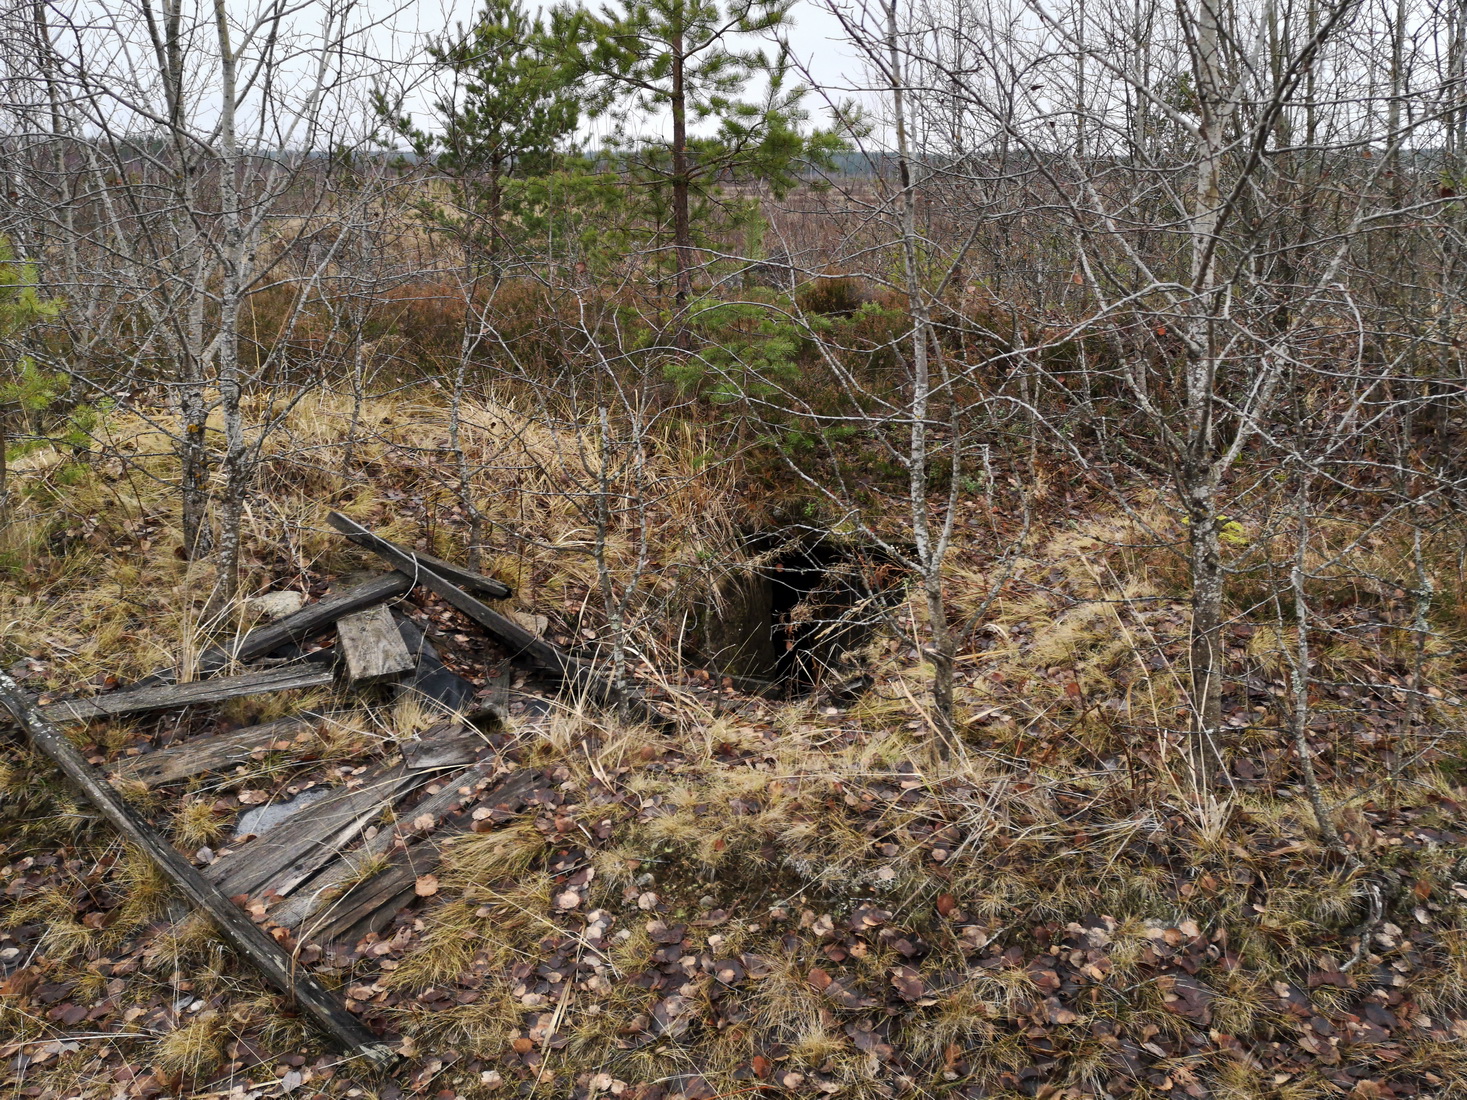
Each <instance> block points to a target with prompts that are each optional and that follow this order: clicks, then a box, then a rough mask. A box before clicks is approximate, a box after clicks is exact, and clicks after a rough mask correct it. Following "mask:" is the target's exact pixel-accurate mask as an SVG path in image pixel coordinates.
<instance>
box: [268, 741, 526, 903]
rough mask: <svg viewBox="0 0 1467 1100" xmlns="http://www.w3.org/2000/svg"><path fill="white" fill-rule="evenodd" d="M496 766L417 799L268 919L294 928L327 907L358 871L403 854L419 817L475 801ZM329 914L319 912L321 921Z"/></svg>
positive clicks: (492, 762) (476, 769) (486, 764)
mask: <svg viewBox="0 0 1467 1100" xmlns="http://www.w3.org/2000/svg"><path fill="white" fill-rule="evenodd" d="M499 767H500V763H499V759H498V757H490V758H489V759H487V760H481V761H480V762H479V763H477V764H475V765H474V766H473V767H471V768H469V769H467V770H466V771H462V772H460V773H459V774H458V775H455V776H453V777H452V778H451V779H449V780H447V781H446V782H445V783H444V784H443V787H442V788H441V789H440V790H438V791H437V792H435V793H434V794H430V795H427V796H426V797H424V798H421V799H419V800H418V801H417V803H415V804H414V805H413V806H411V807H410V808H408V809H405V810H403V812H402V813H401V814H399V815H398V818H397V821H396V823H395V824H394V825H393V826H392V827H390V828H384V829H382V830H380V831H379V832H378V833H377V834H376V835H375V836H373V837H371V838H370V839H368V840H364V841H362V843H361V845H360V846H359V847H357V848H355V849H353V850H352V851H349V852H346V853H345V854H343V855H341V856H340V857H338V858H337V859H336V860H334V861H333V862H332V863H331V864H330V865H329V866H327V867H326V868H325V869H323V870H322V871H321V873H320V874H318V875H317V876H316V877H315V878H313V879H312V880H311V881H310V882H309V883H307V884H306V885H305V886H304V887H302V888H300V889H297V890H296V891H295V892H294V893H293V894H291V896H290V897H288V898H286V899H285V901H283V902H281V903H280V904H278V905H276V906H275V907H274V908H273V909H271V910H270V919H271V920H273V921H274V922H275V923H276V924H280V925H284V926H285V927H286V928H296V927H298V926H299V925H300V924H301V923H302V922H303V921H305V920H306V919H307V918H308V917H310V916H312V915H313V914H315V913H316V912H317V911H318V910H321V909H322V907H323V906H324V905H327V904H328V903H327V901H326V898H327V895H329V894H331V893H333V892H335V891H337V890H339V889H340V888H341V887H342V886H343V885H345V884H346V883H349V882H352V881H354V880H356V879H358V878H359V877H360V876H361V873H362V869H363V868H365V867H367V866H368V865H369V864H370V863H371V862H372V861H373V860H375V859H378V858H380V857H382V856H384V855H386V854H387V853H388V852H390V851H392V850H393V849H394V848H400V849H402V850H403V851H406V850H407V848H408V847H409V846H410V845H411V844H412V843H413V833H414V832H418V831H420V830H418V829H417V828H416V826H414V824H413V823H414V822H416V821H420V820H421V819H422V818H423V817H425V816H427V817H432V818H433V820H434V823H435V824H436V823H437V822H438V821H439V820H440V819H441V818H442V817H443V816H444V815H445V814H447V813H449V812H450V811H452V810H453V809H454V808H455V807H456V806H462V805H464V804H465V803H467V802H472V801H474V800H476V799H477V797H478V795H479V793H480V791H481V790H482V789H483V788H484V787H485V786H486V785H487V784H488V782H489V777H490V776H492V775H493V774H494V773H495V772H496V771H497V770H498V769H499ZM327 916H329V911H327V912H322V914H321V917H322V919H323V920H324V919H325V918H326V917H327Z"/></svg>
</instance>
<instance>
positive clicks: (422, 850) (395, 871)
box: [276, 771, 545, 943]
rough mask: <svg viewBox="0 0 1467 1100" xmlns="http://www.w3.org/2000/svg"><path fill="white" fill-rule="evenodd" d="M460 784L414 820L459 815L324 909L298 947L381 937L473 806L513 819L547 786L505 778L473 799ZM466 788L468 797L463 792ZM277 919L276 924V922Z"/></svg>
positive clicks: (533, 778)
mask: <svg viewBox="0 0 1467 1100" xmlns="http://www.w3.org/2000/svg"><path fill="white" fill-rule="evenodd" d="M462 778H463V777H460V780H458V781H454V782H452V783H450V784H449V785H448V786H446V787H445V788H444V790H443V791H441V792H439V793H440V794H444V795H447V798H446V799H444V800H441V801H439V800H438V796H434V798H435V802H434V804H433V808H432V809H430V808H429V807H427V806H426V805H425V806H420V807H415V808H414V810H413V811H412V812H413V813H414V814H417V813H426V812H434V813H435V816H436V813H437V812H439V810H438V807H440V806H441V808H442V809H451V808H452V807H453V806H455V805H457V806H458V807H459V812H457V813H455V814H453V815H452V816H451V817H450V818H449V819H448V820H446V821H445V822H443V824H441V825H440V826H439V827H438V828H437V829H436V830H435V831H434V832H433V833H432V834H431V835H430V836H427V837H425V838H424V839H422V840H419V841H418V842H417V843H415V844H411V845H409V846H408V847H407V848H406V849H399V850H397V851H396V852H394V853H393V854H392V857H391V858H392V863H391V865H390V866H388V867H387V868H386V869H385V870H383V871H381V872H379V873H377V874H375V875H373V876H372V877H371V878H368V879H366V880H365V881H362V882H358V883H357V884H356V885H354V886H353V887H352V888H351V889H350V890H348V891H347V892H346V893H344V894H343V895H342V896H341V897H339V898H336V899H335V900H333V901H332V902H330V903H329V904H328V905H327V906H325V907H324V908H323V910H322V912H321V913H320V916H319V917H316V918H315V919H313V920H310V921H309V922H306V923H302V925H301V928H300V937H299V938H300V939H301V940H302V942H314V943H332V942H335V941H343V942H354V941H355V940H357V939H360V938H361V937H362V936H364V935H366V934H367V933H368V932H380V931H381V930H382V929H383V928H385V927H387V925H388V924H389V923H391V921H392V918H393V916H394V915H395V914H396V913H397V911H398V910H399V909H401V908H402V907H403V906H404V905H407V904H408V903H409V902H411V901H412V900H413V897H414V892H415V886H416V883H417V880H418V876H419V875H424V874H428V873H429V872H431V871H433V870H434V869H435V868H436V867H437V866H438V863H439V860H440V859H441V858H442V855H443V846H444V844H445V843H446V842H448V841H449V840H451V839H453V838H454V837H456V836H462V835H463V834H465V833H467V832H469V831H470V829H471V828H472V827H473V819H472V813H471V811H470V809H469V807H471V806H472V805H474V804H475V803H483V804H486V805H489V806H491V807H494V808H497V809H500V810H503V811H505V812H507V813H515V812H518V811H519V810H520V809H522V808H523V807H524V806H525V805H526V803H527V801H528V798H529V795H530V794H531V793H532V792H533V791H534V790H535V788H536V787H538V786H541V785H543V784H544V783H545V777H544V776H543V775H541V774H540V773H539V772H536V771H519V772H515V773H514V774H513V775H509V776H506V777H505V779H504V781H503V782H501V783H500V784H498V785H497V786H495V787H493V788H491V789H489V790H488V791H486V792H484V794H483V795H475V794H474V793H473V785H472V784H468V783H464V782H462ZM466 786H467V787H469V793H468V794H465V793H464V792H463V788H464V787H466ZM276 919H279V917H278V916H277V918H276Z"/></svg>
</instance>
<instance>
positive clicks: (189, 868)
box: [0, 670, 396, 1066]
mask: <svg viewBox="0 0 1467 1100" xmlns="http://www.w3.org/2000/svg"><path fill="white" fill-rule="evenodd" d="M0 705H3V706H4V707H5V709H6V710H8V711H9V712H10V714H11V715H12V717H14V718H15V720H16V722H18V723H19V724H20V725H21V726H22V727H24V729H25V731H26V734H27V735H28V736H29V738H30V741H31V744H33V745H35V747H36V748H37V749H38V750H39V751H40V752H42V753H44V754H45V755H46V756H47V757H48V758H49V759H50V760H51V761H52V763H54V764H55V765H56V766H57V767H58V768H60V769H61V771H62V772H63V773H64V774H65V775H66V777H67V778H68V779H69V780H71V782H72V783H73V784H75V785H76V787H77V789H78V790H80V791H81V793H82V794H83V795H84V796H85V797H86V799H87V800H88V801H89V802H91V803H92V805H94V806H95V807H96V808H97V809H98V810H99V811H100V812H101V813H102V816H103V817H105V818H106V819H107V820H108V821H109V822H110V823H111V824H112V826H113V827H114V828H115V829H117V831H118V832H119V833H121V834H122V835H123V836H124V837H126V838H127V839H128V840H130V841H131V842H132V843H133V844H135V845H136V846H137V847H138V848H140V849H142V850H143V851H144V852H145V853H146V854H147V856H148V858H149V859H150V860H152V862H153V864H154V865H155V866H156V867H157V868H158V869H159V870H160V871H161V872H162V873H163V874H164V875H165V876H166V877H167V878H168V880H169V881H170V882H172V883H173V884H174V886H176V887H177V888H178V889H179V891H180V892H182V893H183V894H184V896H186V897H187V898H188V899H189V900H190V901H192V902H193V903H194V904H195V905H196V906H198V907H199V908H200V909H203V910H204V911H205V912H207V913H208V914H209V916H210V917H211V918H212V919H213V921H214V925H215V927H216V928H218V930H219V932H220V934H221V935H222V936H223V938H224V940H225V942H227V943H228V944H229V946H230V947H232V948H233V949H234V950H236V951H238V952H239V953H240V954H241V955H243V956H244V957H245V958H247V959H249V960H250V962H251V963H253V964H254V965H255V967H256V968H257V969H259V971H260V972H261V973H262V974H263V975H264V976H265V977H266V978H267V979H268V980H269V981H270V983H271V984H272V985H274V986H275V988H277V989H279V990H280V991H281V992H282V993H284V994H286V995H287V996H289V997H290V998H292V999H293V1000H294V1001H295V1003H296V1004H297V1006H298V1007H299V1008H300V1009H302V1010H303V1011H304V1012H305V1013H306V1014H307V1015H308V1016H309V1017H310V1018H311V1019H312V1020H313V1021H314V1022H315V1023H316V1025H317V1026H318V1027H319V1028H321V1030H323V1031H324V1032H326V1033H327V1034H328V1035H330V1036H331V1037H332V1038H333V1039H335V1040H336V1042H337V1043H339V1044H340V1045H341V1046H342V1048H343V1049H345V1050H346V1051H348V1052H349V1053H351V1054H354V1055H357V1056H360V1057H363V1058H366V1059H368V1060H369V1061H371V1062H372V1063H374V1064H376V1065H379V1066H386V1065H388V1064H389V1063H391V1062H392V1060H393V1059H394V1058H395V1057H396V1055H395V1054H394V1052H393V1051H392V1049H391V1048H390V1047H388V1046H387V1045H386V1044H384V1043H383V1042H381V1040H379V1039H378V1038H377V1037H376V1036H375V1035H373V1034H372V1033H371V1032H370V1031H368V1030H367V1028H366V1027H365V1026H364V1025H363V1024H362V1022H361V1021H360V1020H358V1019H357V1018H356V1017H355V1016H353V1015H352V1014H351V1013H349V1012H347V1011H346V1008H345V1007H344V1006H343V1005H342V1004H341V1002H340V1001H338V1000H337V999H336V997H334V996H333V995H332V994H331V993H329V992H328V991H327V990H326V988H325V987H324V986H322V985H321V983H320V982H318V981H317V980H316V979H315V978H314V977H313V976H312V975H310V974H308V973H306V971H305V970H304V969H302V968H301V967H300V965H299V964H298V963H297V962H296V961H295V960H294V959H292V958H291V957H290V956H289V955H287V954H286V953H285V951H284V950H283V949H282V948H281V947H280V945H279V944H278V943H276V942H275V941H274V940H273V939H272V938H271V937H270V936H269V935H268V934H266V932H265V931H264V930H263V929H261V928H259V927H258V926H257V925H256V924H255V923H254V922H253V921H251V920H250V919H249V917H247V916H245V914H244V912H243V911H242V910H241V909H240V908H239V907H238V906H237V905H235V904H233V903H232V902H231V901H230V900H229V898H228V897H227V896H225V894H224V893H222V892H221V891H220V890H219V888H218V887H217V886H215V885H214V884H213V883H212V882H210V881H209V880H208V879H206V878H204V877H203V876H202V875H201V874H199V872H198V870H197V869H196V868H195V867H194V866H193V865H192V864H191V863H189V862H188V860H186V859H184V858H183V856H181V855H179V854H178V852H176V851H174V849H173V846H172V845H170V844H169V843H168V842H167V841H166V840H164V839H163V837H162V836H160V835H159V834H158V832H157V831H156V830H155V829H154V828H153V827H152V826H151V825H149V824H148V822H147V821H146V820H144V818H143V817H142V815H140V814H139V813H138V812H137V811H136V810H134V809H133V808H132V807H131V806H129V805H128V804H127V803H126V802H125V801H123V799H122V796H121V795H119V794H118V792H117V791H116V790H115V789H114V788H113V787H112V785H111V784H109V783H108V782H107V781H106V780H105V779H103V778H102V776H101V774H100V773H99V772H98V771H97V770H96V769H95V768H93V767H92V766H91V765H90V764H88V763H87V762H86V760H85V758H83V756H82V755H81V752H80V751H79V750H78V749H77V747H76V746H75V745H73V744H72V743H71V741H70V740H68V738H67V737H66V735H65V734H64V733H62V732H61V731H60V730H59V729H58V728H57V727H56V726H55V725H54V724H53V723H52V722H51V721H50V720H49V719H47V718H46V717H45V716H44V715H43V714H41V713H40V712H38V711H37V710H36V709H35V708H34V707H32V706H31V705H30V703H29V702H28V701H27V700H26V697H25V695H24V694H23V693H22V692H21V690H20V686H19V685H18V684H16V682H15V681H14V680H13V679H11V678H10V676H9V674H8V673H6V672H4V671H3V670H0Z"/></svg>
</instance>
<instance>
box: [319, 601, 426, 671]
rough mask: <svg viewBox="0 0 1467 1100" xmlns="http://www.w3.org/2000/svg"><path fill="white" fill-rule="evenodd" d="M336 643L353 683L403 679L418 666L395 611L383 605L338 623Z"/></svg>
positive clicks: (350, 616)
mask: <svg viewBox="0 0 1467 1100" xmlns="http://www.w3.org/2000/svg"><path fill="white" fill-rule="evenodd" d="M336 644H337V647H338V648H339V649H340V650H341V654H342V656H343V657H344V658H345V659H346V675H347V679H348V680H350V681H351V682H352V683H353V684H370V683H373V682H375V681H377V680H385V679H388V678H389V677H392V676H399V675H401V674H402V673H404V672H407V671H408V670H410V669H411V668H412V667H413V665H414V663H415V662H414V661H413V655H412V654H411V653H409V652H408V647H407V644H406V643H405V642H404V641H403V640H402V634H401V633H400V632H399V631H398V629H397V623H395V622H394V621H393V619H392V612H390V611H388V610H387V608H385V607H383V606H382V605H381V604H378V605H377V606H376V607H368V608H364V609H363V610H361V611H353V612H352V613H351V614H350V615H343V616H342V617H341V618H340V619H339V620H337V623H336Z"/></svg>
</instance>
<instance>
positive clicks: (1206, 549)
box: [1185, 479, 1225, 790]
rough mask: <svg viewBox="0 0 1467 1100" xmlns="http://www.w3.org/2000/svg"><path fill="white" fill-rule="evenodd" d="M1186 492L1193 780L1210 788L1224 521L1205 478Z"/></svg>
mask: <svg viewBox="0 0 1467 1100" xmlns="http://www.w3.org/2000/svg"><path fill="white" fill-rule="evenodd" d="M1201 480H1202V484H1200V485H1192V486H1190V487H1189V490H1188V491H1187V493H1186V497H1185V499H1186V505H1187V540H1188V547H1189V551H1190V554H1189V558H1190V566H1191V575H1192V577H1191V587H1192V599H1191V604H1192V625H1191V646H1190V652H1189V658H1190V664H1191V687H1192V691H1191V695H1192V700H1191V710H1192V715H1191V727H1190V733H1189V736H1188V744H1187V760H1188V766H1189V769H1190V771H1191V774H1192V779H1193V782H1194V783H1196V784H1197V786H1198V787H1199V788H1200V789H1202V790H1206V789H1208V788H1209V787H1210V786H1211V785H1212V783H1213V782H1214V781H1215V780H1216V778H1217V777H1218V776H1219V775H1220V774H1221V769H1222V758H1221V755H1220V753H1219V744H1218V735H1219V731H1220V730H1221V729H1222V674H1223V644H1222V627H1223V588H1224V576H1225V574H1224V570H1223V563H1222V541H1221V539H1220V537H1219V536H1220V533H1221V532H1220V528H1221V522H1220V518H1219V516H1218V514H1217V494H1216V491H1215V490H1214V489H1213V488H1212V487H1211V486H1210V485H1208V484H1207V482H1206V480H1205V479H1201Z"/></svg>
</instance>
